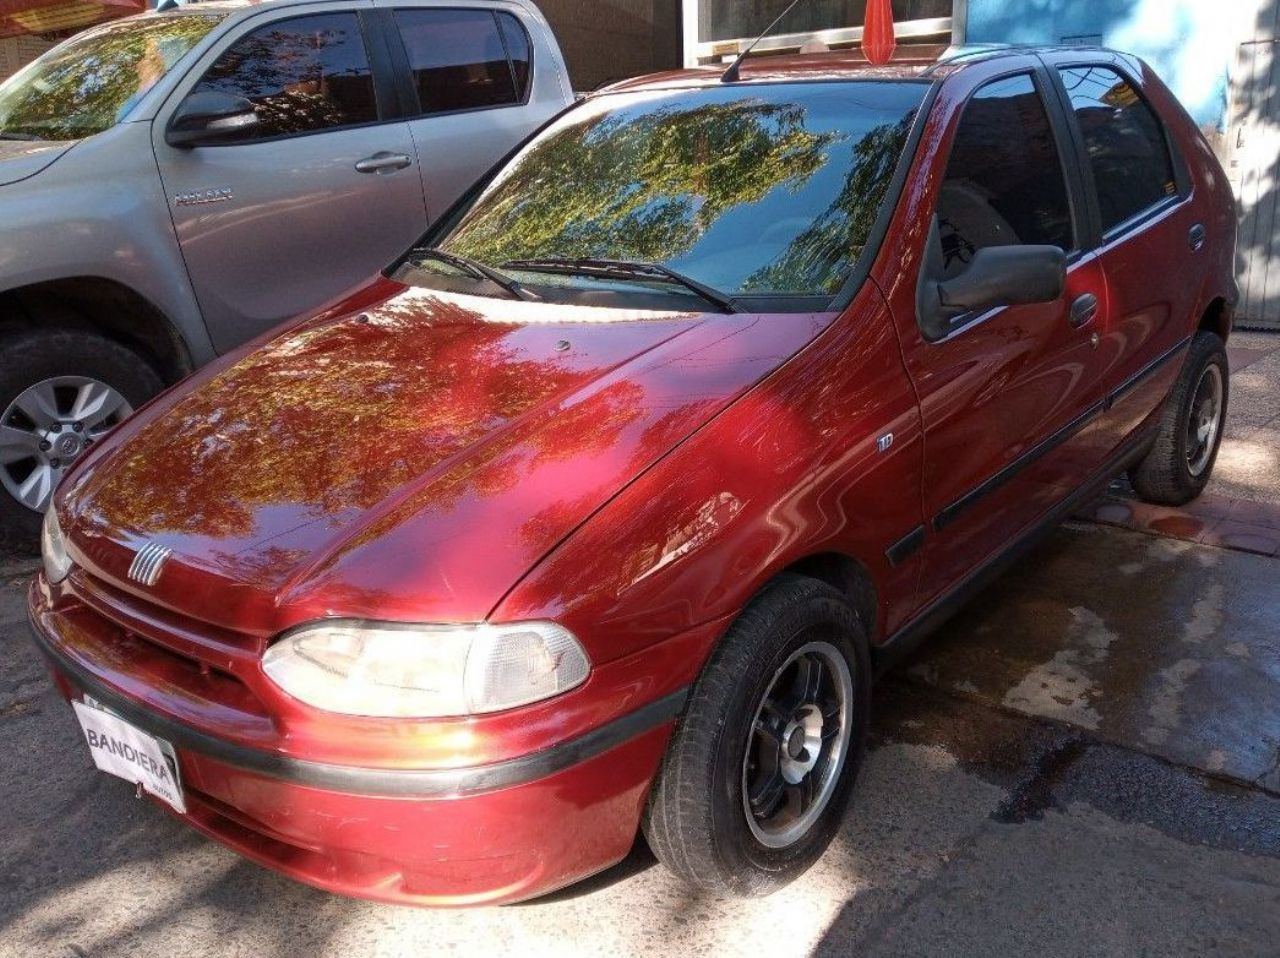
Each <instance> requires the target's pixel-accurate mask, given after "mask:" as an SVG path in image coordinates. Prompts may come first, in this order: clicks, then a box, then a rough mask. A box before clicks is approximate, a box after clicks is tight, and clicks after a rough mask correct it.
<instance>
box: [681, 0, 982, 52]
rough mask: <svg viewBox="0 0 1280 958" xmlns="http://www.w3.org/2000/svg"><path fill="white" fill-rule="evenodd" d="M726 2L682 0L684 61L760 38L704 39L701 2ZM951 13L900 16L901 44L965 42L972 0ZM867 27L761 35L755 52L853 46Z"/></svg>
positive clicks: (956, 0)
mask: <svg viewBox="0 0 1280 958" xmlns="http://www.w3.org/2000/svg"><path fill="white" fill-rule="evenodd" d="M712 2H725V0H680V3H681V24H682V27H683V35H684V65H685V66H687V67H695V66H701V65H706V64H712V63H719V62H722V61H723V60H725V59H730V60H731V59H732V58H733V57H735V56H737V55H738V54H739V53H740V52H742V50H743V49H745V48H746V46H747V45H748V44H749V43H751V42H752V41H753V40H755V39H756V37H754V36H745V37H733V38H728V39H720V40H711V39H706V40H704V39H702V38H701V36H700V33H699V31H700V30H701V25H700V22H699V13H700V4H702V3H712ZM951 8H952V11H951V16H950V17H934V18H930V19H920V20H899V21H897V22H896V23H895V24H894V34H895V36H896V37H897V40H898V43H899V44H900V45H906V44H911V43H922V42H925V41H932V42H934V43H940V44H942V45H943V46H947V45H949V44H961V43H963V42H964V25H965V22H966V20H967V16H968V14H967V10H968V0H951ZM862 37H863V28H862V27H861V26H856V27H849V26H840V25H833V26H832V27H830V28H829V29H824V30H810V31H806V32H803V33H775V34H770V35H769V36H766V37H763V38H761V39H760V42H759V43H757V44H756V46H755V47H754V50H753V52H754V53H762V54H763V53H783V52H795V51H797V50H799V49H800V48H801V47H802V46H803V45H804V44H805V43H807V42H812V41H816V42H819V43H823V44H826V45H827V46H829V47H850V46H858V45H860V44H861V43H862Z"/></svg>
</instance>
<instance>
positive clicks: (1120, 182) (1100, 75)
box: [1062, 66, 1178, 232]
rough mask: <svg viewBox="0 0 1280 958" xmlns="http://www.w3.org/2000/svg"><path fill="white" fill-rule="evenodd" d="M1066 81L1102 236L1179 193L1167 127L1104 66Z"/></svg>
mask: <svg viewBox="0 0 1280 958" xmlns="http://www.w3.org/2000/svg"><path fill="white" fill-rule="evenodd" d="M1062 82H1063V83H1064V84H1065V85H1066V88H1067V95H1068V96H1069V97H1070V98H1071V107H1072V109H1073V110H1074V111H1075V115H1076V120H1077V122H1078V123H1079V124H1080V132H1081V133H1082V134H1083V135H1084V144H1085V148H1086V149H1087V150H1088V153H1089V165H1090V166H1092V167H1093V180H1094V183H1095V184H1096V186H1097V190H1098V203H1099V204H1100V206H1101V208H1102V229H1103V231H1104V232H1105V231H1108V230H1111V229H1114V228H1115V227H1116V226H1119V225H1120V224H1121V223H1123V222H1125V221H1126V220H1128V219H1131V218H1133V217H1134V216H1137V215H1138V214H1140V213H1142V212H1144V211H1146V210H1148V209H1150V208H1151V207H1152V206H1155V205H1156V204H1158V203H1160V202H1162V201H1164V200H1166V199H1168V198H1169V197H1171V196H1176V195H1177V193H1178V187H1177V183H1176V181H1175V179H1174V175H1173V162H1172V160H1171V159H1170V157H1169V144H1168V141H1167V140H1166V139H1165V133H1164V128H1163V127H1162V126H1161V124H1160V120H1159V119H1158V118H1157V117H1156V115H1155V113H1154V112H1153V111H1152V109H1151V107H1149V106H1147V104H1146V102H1145V101H1144V100H1143V99H1142V98H1141V97H1140V96H1139V95H1138V91H1137V90H1135V89H1134V88H1133V86H1132V84H1130V83H1129V82H1128V81H1127V80H1125V79H1124V77H1122V76H1121V75H1120V74H1119V73H1117V72H1116V71H1115V70H1111V69H1109V68H1107V67H1100V66H1084V67H1069V68H1066V69H1063V70H1062Z"/></svg>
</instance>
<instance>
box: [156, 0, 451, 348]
mask: <svg viewBox="0 0 1280 958" xmlns="http://www.w3.org/2000/svg"><path fill="white" fill-rule="evenodd" d="M311 10H318V11H321V12H310V11H311ZM361 19H362V18H361V17H360V15H359V14H357V13H356V12H355V11H354V10H352V9H350V8H349V7H334V6H329V5H326V6H325V7H317V8H308V13H307V14H306V15H303V16H296V15H295V16H289V17H284V18H279V17H276V18H272V19H270V20H269V22H266V23H262V22H261V21H260V20H259V21H254V22H253V23H254V24H255V25H252V26H250V27H249V28H248V29H247V30H246V31H245V32H244V33H243V34H241V35H240V36H239V37H238V38H235V39H231V40H229V41H227V42H225V43H224V46H223V49H222V50H221V52H220V53H215V54H214V55H213V60H212V63H211V65H209V66H208V67H207V69H204V70H203V71H197V77H198V79H197V80H196V81H195V82H194V85H191V86H189V87H188V88H187V89H185V90H184V91H182V93H183V94H189V93H194V92H200V91H205V90H214V91H219V92H224V93H231V94H235V95H237V96H242V97H245V98H246V99H248V100H249V101H250V102H251V103H253V105H254V107H255V112H256V114H257V119H258V122H257V124H256V126H255V127H253V128H252V129H251V130H250V131H249V132H248V133H247V134H246V135H245V136H244V138H242V139H238V140H235V141H232V142H224V143H220V144H217V145H210V146H200V147H196V148H194V149H182V148H174V147H171V146H169V145H168V144H167V143H165V140H164V131H165V125H166V122H165V121H166V120H167V119H168V116H169V115H171V114H170V113H169V112H162V114H161V115H160V117H159V118H158V120H157V123H156V132H155V136H154V143H155V151H156V158H157V161H158V162H159V166H160V174H161V178H162V179H163V182H164V186H165V192H166V193H167V194H168V198H169V204H170V208H171V210H172V213H173V220H174V225H175V227H176V229H177V234H178V240H179V243H180V244H181V246H182V252H183V255H184V257H185V258H186V262H187V270H188V272H189V274H190V276H191V281H192V284H193V285H194V287H195V292H196V297H197V299H198V300H199V302H200V308H201V310H202V312H203V313H204V317H205V322H206V324H207V325H208V328H209V334H210V336H211V338H212V339H213V342H214V345H215V347H216V348H217V349H218V350H219V351H225V350H227V349H230V348H231V347H233V346H236V345H238V344H239V343H241V342H243V341H244V340H246V339H250V338H252V337H253V336H255V335H257V334H258V333H261V332H262V331H263V330H265V329H267V328H269V327H271V326H273V325H275V324H277V323H279V322H281V321H283V320H285V319H289V318H292V317H294V316H297V315H298V314H300V313H302V312H304V311H306V310H309V309H312V308H314V307H316V306H319V305H321V304H322V303H324V302H326V301H327V300H330V299H332V298H333V297H335V296H337V295H339V294H341V293H343V292H345V291H347V290H349V289H351V288H353V287H354V286H356V285H358V284H360V283H361V282H363V281H365V280H367V279H369V278H370V277H372V276H374V275H375V274H376V273H377V272H378V271H379V270H381V269H382V268H384V267H385V266H387V265H388V264H389V263H390V262H391V261H392V260H394V259H395V258H396V257H397V256H399V255H400V254H401V253H402V252H404V250H405V249H407V248H408V247H409V246H410V245H411V244H412V242H413V241H414V240H415V239H417V238H418V236H420V235H421V234H422V232H423V231H424V230H425V229H426V223H427V218H426V206H425V203H424V200H423V195H422V185H421V180H420V179H419V176H418V170H417V157H416V154H415V152H414V147H413V138H412V136H411V134H410V132H409V127H408V124H407V123H406V122H404V121H392V122H381V117H382V116H383V115H384V111H385V109H386V107H385V106H384V105H382V104H379V102H378V97H377V96H376V95H375V86H376V85H375V81H374V75H373V70H372V68H371V66H370V57H369V54H368V49H369V46H368V44H367V43H366V39H365V35H364V30H363V29H362V25H361ZM182 98H183V97H182V95H179V96H176V97H174V98H173V99H172V100H171V101H170V107H171V108H176V105H177V103H179V102H180V101H181V100H182Z"/></svg>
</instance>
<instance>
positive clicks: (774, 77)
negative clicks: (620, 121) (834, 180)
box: [597, 44, 1116, 93]
mask: <svg viewBox="0 0 1280 958" xmlns="http://www.w3.org/2000/svg"><path fill="white" fill-rule="evenodd" d="M1060 50H1070V51H1071V52H1072V53H1076V54H1081V55H1084V56H1089V55H1096V56H1099V57H1100V58H1109V57H1113V56H1115V55H1116V51H1114V50H1108V49H1105V48H1102V47H1079V46H1072V47H1061V46H1020V45H1004V44H986V45H975V46H963V47H952V48H950V49H949V50H947V51H946V53H944V54H943V55H942V56H941V57H938V58H936V59H935V58H933V57H930V56H927V55H924V54H923V53H922V55H921V56H919V57H912V56H911V48H910V47H905V48H904V47H899V51H900V52H903V51H905V52H906V54H907V55H906V56H899V57H898V58H897V59H895V60H893V61H892V62H890V63H887V64H885V65H883V66H876V65H873V64H871V63H869V62H868V61H867V59H866V57H865V56H863V54H862V52H861V51H859V50H840V51H834V52H830V53H803V54H791V55H784V56H775V55H760V56H755V57H748V58H747V59H746V60H744V61H743V63H742V68H741V71H740V73H739V79H738V81H737V82H738V83H739V84H751V83H779V82H794V83H804V82H811V81H830V80H921V79H925V80H940V79H943V78H945V77H947V76H951V75H953V74H955V73H957V72H960V71H962V70H964V69H966V68H968V67H970V66H972V65H974V64H978V63H986V62H989V61H991V60H994V59H1021V60H1030V59H1032V58H1033V57H1034V56H1035V55H1036V54H1038V53H1050V52H1057V51H1060ZM728 66H729V64H728V63H717V64H712V65H710V66H700V67H691V68H688V69H684V70H669V71H667V72H665V73H654V74H650V75H648V76H642V77H636V78H635V79H631V80H623V81H621V82H618V83H614V84H611V85H609V86H607V87H604V88H602V89H601V90H599V91H597V92H600V93H606V92H607V93H617V92H621V91H634V90H650V89H678V88H699V87H707V86H715V85H717V84H719V83H720V82H721V80H720V78H721V76H722V75H723V74H724V72H725V70H726V69H728Z"/></svg>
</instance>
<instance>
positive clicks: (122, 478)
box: [59, 281, 831, 634]
mask: <svg viewBox="0 0 1280 958" xmlns="http://www.w3.org/2000/svg"><path fill="white" fill-rule="evenodd" d="M360 295H361V296H362V302H363V303H364V304H365V305H363V306H362V307H361V308H359V309H356V310H353V309H352V304H351V303H348V304H346V305H345V306H343V307H339V308H337V309H335V310H333V311H331V312H330V313H329V314H327V315H324V316H322V317H320V318H318V319H316V320H313V321H309V322H307V323H304V324H302V325H299V326H296V327H294V328H293V329H292V330H290V331H288V332H286V333H284V334H282V335H280V336H278V337H277V338H275V339H273V340H270V341H269V342H267V343H266V344H265V345H263V346H262V347H261V348H258V349H256V350H253V351H248V352H244V353H243V354H241V355H239V356H237V357H234V358H231V359H228V360H224V361H222V362H221V363H220V364H219V365H218V366H216V367H215V368H213V369H212V370H206V371H205V372H203V373H201V374H198V376H197V377H196V379H195V381H194V383H192V384H190V385H188V386H184V387H179V388H178V389H177V390H175V391H173V392H171V393H170V394H168V395H166V396H165V397H163V398H161V399H160V400H158V401H157V402H156V403H153V404H152V405H151V406H149V407H147V408H146V409H145V410H143V411H142V412H141V413H140V414H139V415H137V416H135V417H134V419H133V420H131V421H130V422H129V423H127V424H126V425H125V426H124V427H122V428H121V429H120V430H119V431H118V432H117V433H116V434H115V436H113V437H112V438H111V439H109V440H107V441H106V442H105V443H103V445H102V446H101V447H99V448H98V449H96V450H95V451H94V453H93V455H91V456H90V457H88V458H87V459H86V460H84V461H82V463H81V464H80V467H79V468H78V469H77V470H75V471H74V472H73V473H72V474H71V477H70V481H68V482H66V483H64V485H63V487H62V489H61V490H60V493H59V509H60V514H61V516H62V518H63V522H64V526H65V531H66V532H67V535H68V537H69V539H70V541H71V549H72V553H73V555H74V556H75V558H76V559H77V560H78V561H79V562H80V564H81V565H83V566H86V567H87V568H88V569H89V571H90V572H92V573H93V574H94V575H95V576H96V577H98V578H101V579H105V580H107V581H108V583H109V584H110V585H111V586H113V587H115V588H118V589H124V590H128V591H130V592H133V593H135V594H137V595H143V596H145V597H146V598H147V599H148V600H149V601H151V602H155V603H158V604H160V605H163V606H167V607H168V608H170V609H173V610H175V611H179V612H181V613H183V614H185V615H189V616H193V617H196V618H199V619H202V620H204V621H206V622H210V623H214V624H217V625H220V626H226V627H233V628H237V629H241V630H259V631H261V632H262V633H263V634H268V633H271V632H273V631H277V630H279V629H281V628H286V627H288V626H289V625H292V624H296V623H297V622H300V621H305V620H307V619H310V618H316V617H321V616H333V615H337V616H350V617H362V618H379V619H391V620H400V621H415V620H416V621H475V620H478V619H482V618H484V617H485V616H486V615H487V614H488V613H489V611H490V610H491V609H492V608H493V607H494V606H495V605H496V604H497V603H498V601H499V600H500V599H501V598H502V596H503V595H504V594H505V593H506V591H508V590H509V589H510V588H511V587H512V586H513V585H514V584H515V583H516V582H517V581H519V578H520V577H521V576H522V575H523V574H524V573H525V572H526V571H527V570H528V569H529V568H531V567H532V565H533V564H534V563H536V562H537V561H538V559H540V558H541V557H542V556H544V555H546V554H547V553H548V552H549V551H550V550H551V549H553V548H554V547H555V546H556V544H557V543H558V542H559V541H560V540H562V539H563V538H564V537H565V536H566V535H568V534H569V533H570V532H571V531H572V530H573V529H574V528H576V527H577V526H578V525H579V524H580V523H582V522H583V521H584V520H585V519H586V518H587V517H588V516H589V515H590V514H591V513H592V512H593V511H594V510H596V509H597V508H599V507H600V506H601V505H602V504H603V503H604V502H605V501H607V500H608V499H609V498H610V497H611V496H613V495H614V494H616V493H617V492H618V491H619V490H620V489H621V488H622V487H623V486H624V485H625V484H626V483H627V482H629V481H630V480H631V479H633V478H634V477H635V476H636V475H638V474H639V473H640V472H641V471H642V470H644V469H645V468H646V467H647V466H648V465H650V464H651V463H652V462H654V461H655V460H656V459H657V458H658V457H660V456H662V455H664V454H665V453H667V452H668V451H669V450H671V448H672V447H673V446H675V445H676V444H677V443H679V442H680V441H681V440H682V439H684V438H685V437H686V436H688V435H689V433H690V432H692V431H693V430H694V429H696V428H697V427H698V426H699V425H700V424H702V423H704V422H705V421H706V420H707V419H708V418H709V417H711V416H713V415H715V414H716V412H718V411H719V410H720V409H722V408H723V407H724V406H725V405H726V404H727V403H728V402H730V401H732V399H733V398H734V397H735V396H737V395H739V394H740V393H741V392H742V391H744V390H745V389H747V388H749V387H750V386H751V385H752V384H753V383H755V382H757V381H758V380H759V379H761V378H762V377H763V376H765V375H766V374H767V373H768V372H769V371H770V370H772V369H773V368H775V367H776V366H777V365H778V364H780V363H782V362H784V361H785V360H786V359H787V358H788V357H790V356H791V355H793V354H794V353H795V352H796V351H797V350H799V349H800V348H801V347H803V346H804V344H805V343H807V342H808V341H810V340H811V339H812V338H813V337H814V336H815V335H816V334H817V332H818V331H819V330H820V329H821V328H822V327H823V326H824V325H825V324H826V323H827V322H829V320H830V319H831V317H830V316H829V315H826V314H818V315H811V316H797V315H781V316H767V315H751V316H747V315H741V314H736V315H720V314H714V315H708V314H691V313H671V312H623V311H620V310H616V309H598V308H591V307H582V306H562V305H551V304H541V303H524V302H508V301H500V300H492V299H487V298H481V297H467V296H460V295H454V294H445V293H436V292H428V291H424V290H421V289H413V288H406V287H404V286H401V285H399V284H394V283H391V282H390V281H385V282H383V283H382V284H380V285H379V286H378V287H377V288H376V289H375V290H374V293H373V294H371V293H370V292H369V291H366V292H365V293H364V294H360ZM369 300H373V303H372V304H369V303H368V301H369ZM148 542H154V543H157V544H158V545H160V546H162V547H164V548H167V549H169V550H172V555H171V558H170V559H169V560H168V562H167V564H166V565H165V568H164V570H163V573H162V574H161V576H160V578H159V579H158V580H157V581H156V583H155V584H154V585H153V586H147V585H143V584H140V583H138V582H136V581H133V580H131V579H130V578H129V575H128V569H129V566H130V563H131V562H132V558H133V556H134V555H135V554H136V552H137V550H138V549H139V548H141V547H142V546H143V545H144V544H146V543H148Z"/></svg>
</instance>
